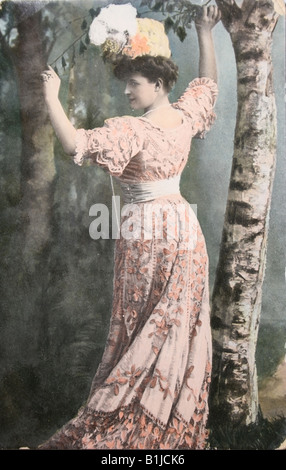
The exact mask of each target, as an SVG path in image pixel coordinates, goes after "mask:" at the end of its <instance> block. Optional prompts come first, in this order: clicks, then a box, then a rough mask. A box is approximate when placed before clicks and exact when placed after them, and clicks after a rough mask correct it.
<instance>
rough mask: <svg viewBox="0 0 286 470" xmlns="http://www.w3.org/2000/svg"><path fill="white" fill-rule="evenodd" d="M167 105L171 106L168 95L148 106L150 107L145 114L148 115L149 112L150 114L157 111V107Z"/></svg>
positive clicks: (145, 110)
mask: <svg viewBox="0 0 286 470" xmlns="http://www.w3.org/2000/svg"><path fill="white" fill-rule="evenodd" d="M167 106H170V102H169V99H168V98H167V97H166V98H164V99H163V100H160V101H158V102H154V103H153V104H152V105H151V106H148V108H145V109H144V115H146V114H147V113H148V114H149V113H151V112H153V111H155V110H156V109H160V108H165V107H167Z"/></svg>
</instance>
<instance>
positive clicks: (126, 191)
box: [119, 175, 181, 204]
mask: <svg viewBox="0 0 286 470" xmlns="http://www.w3.org/2000/svg"><path fill="white" fill-rule="evenodd" d="M180 176H181V175H177V176H175V177H174V178H168V179H164V180H158V181H148V182H147V181H144V182H140V183H123V182H122V181H119V183H120V186H121V189H122V192H123V200H124V204H132V203H134V204H136V203H138V202H146V201H152V200H153V199H157V198H158V197H162V196H168V195H171V194H180Z"/></svg>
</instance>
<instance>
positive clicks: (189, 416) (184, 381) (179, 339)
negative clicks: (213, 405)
mask: <svg viewBox="0 0 286 470" xmlns="http://www.w3.org/2000/svg"><path fill="white" fill-rule="evenodd" d="M129 209H132V207H131V208H129ZM136 211H137V212H136ZM130 214H133V217H132V216H130ZM136 225H137V226H136ZM210 376H211V334H210V319H209V289H208V255H207V251H206V246H205V240H204V237H203V234H202V231H201V228H200V226H199V223H198V221H197V218H196V215H195V213H194V212H193V210H192V209H191V207H190V205H189V204H188V203H187V202H186V201H185V200H184V199H183V198H182V197H181V196H180V195H176V196H172V197H170V196H169V197H165V198H161V199H160V200H158V199H157V200H155V201H152V202H148V203H141V204H137V206H136V210H134V208H133V212H132V210H131V212H130V211H129V213H128V210H127V212H126V213H125V215H124V214H123V216H122V219H121V236H120V238H119V239H118V240H116V247H115V266H114V291H113V308H112V314H111V319H110V329H109V335H108V339H107V343H106V347H105V351H104V353H103V357H102V360H101V363H100V365H99V367H98V370H97V372H96V375H95V377H94V379H93V382H92V386H91V390H90V394H89V397H88V399H87V401H86V403H85V404H84V405H83V406H82V407H81V409H80V410H79V412H78V414H77V416H75V417H74V418H73V419H71V420H70V421H69V422H68V423H67V424H65V425H64V426H63V427H62V428H61V429H60V430H59V431H58V432H56V434H54V435H53V436H52V437H51V438H50V439H48V440H47V441H46V442H45V443H44V444H42V445H41V446H40V447H39V448H40V449H62V450H67V449H204V448H205V444H206V438H207V435H208V431H207V426H206V425H207V417H208V394H209V385H210Z"/></svg>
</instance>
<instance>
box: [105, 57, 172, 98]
mask: <svg viewBox="0 0 286 470" xmlns="http://www.w3.org/2000/svg"><path fill="white" fill-rule="evenodd" d="M113 72H114V75H115V77H117V78H118V79H119V80H126V79H128V78H129V77H130V75H133V74H134V73H140V74H141V75H142V76H143V77H145V78H147V79H148V80H149V81H150V82H151V83H155V82H156V81H157V80H158V79H159V78H160V79H161V80H162V82H163V86H164V88H165V90H166V91H167V92H168V93H169V92H170V91H171V89H172V87H173V86H174V84H175V83H176V81H177V78H178V67H177V65H176V64H175V63H174V62H173V61H172V60H171V59H167V58H166V57H162V56H156V57H153V56H150V55H143V56H138V57H136V58H135V59H131V58H130V57H128V56H124V57H122V58H121V59H119V61H118V62H117V63H116V64H115V66H114V69H113Z"/></svg>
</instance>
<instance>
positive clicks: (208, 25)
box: [195, 5, 221, 31]
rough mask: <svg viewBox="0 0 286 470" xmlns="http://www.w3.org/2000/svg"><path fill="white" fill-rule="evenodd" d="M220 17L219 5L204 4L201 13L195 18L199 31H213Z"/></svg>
mask: <svg viewBox="0 0 286 470" xmlns="http://www.w3.org/2000/svg"><path fill="white" fill-rule="evenodd" d="M220 19H221V13H220V10H219V9H218V7H217V6H215V5H211V6H208V7H207V6H204V7H202V13H201V15H199V16H198V17H197V18H196V20H195V26H196V29H197V31H211V30H212V29H213V27H214V26H215V25H216V24H217V23H218V22H219V21H220Z"/></svg>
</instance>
